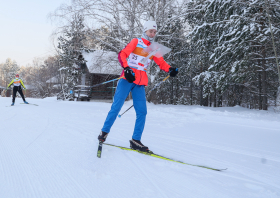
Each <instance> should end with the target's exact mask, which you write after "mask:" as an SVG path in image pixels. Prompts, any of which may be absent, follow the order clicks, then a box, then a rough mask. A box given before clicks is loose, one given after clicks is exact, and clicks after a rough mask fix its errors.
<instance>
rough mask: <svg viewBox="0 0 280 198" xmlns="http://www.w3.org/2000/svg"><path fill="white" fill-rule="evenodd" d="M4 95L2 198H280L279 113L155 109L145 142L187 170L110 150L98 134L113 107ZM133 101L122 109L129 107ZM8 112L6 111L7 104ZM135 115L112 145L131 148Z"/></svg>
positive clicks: (115, 131) (118, 127)
mask: <svg viewBox="0 0 280 198" xmlns="http://www.w3.org/2000/svg"><path fill="white" fill-rule="evenodd" d="M27 101H28V102H30V103H35V104H38V105H39V106H32V105H25V104H20V103H21V102H22V100H21V99H19V98H17V99H16V104H15V106H14V107H10V106H9V105H10V104H11V98H2V97H0V112H1V113H0V120H1V130H0V131H1V132H0V197H1V198H43V197H46V198H72V197H73V198H84V197H85V198H86V197H92V198H99V197H100V198H112V197H113V198H126V197H127V198H131V197H133V198H138V197H139V198H143V197H145V198H146V197H148V198H150V197H151V198H158V197H160V198H164V197H171V198H175V197H176V198H177V197H178V198H185V197H186V198H218V197H220V198H251V197H253V198H255V197H259V198H276V197H280V114H279V113H275V112H273V111H258V110H249V109H244V108H241V107H233V108H206V107H200V106H181V105H178V106H172V105H154V104H148V116H147V122H146V127H145V131H144V133H143V137H142V142H143V143H144V144H146V145H147V146H149V148H150V149H151V150H152V151H153V152H154V153H157V154H160V155H164V156H166V157H170V158H173V159H176V160H181V161H183V162H186V163H192V164H198V165H206V166H211V167H214V168H228V169H227V170H226V171H223V172H217V171H213V170H208V169H204V168H199V167H193V166H189V165H184V164H179V163H175V162H170V161H165V160H162V159H157V158H153V157H150V156H146V155H142V154H139V153H137V152H131V151H125V150H121V149H119V148H115V147H111V146H106V145H104V146H103V152H102V158H101V159H99V158H97V157H96V152H97V146H98V141H97V136H98V134H99V132H100V129H101V127H102V125H103V122H104V120H105V117H106V115H107V113H108V111H109V109H110V106H111V104H110V103H102V102H63V101H57V100H56V98H46V99H32V98H28V99H27ZM131 104H132V101H128V102H126V103H125V105H124V107H123V109H122V111H121V112H123V111H124V110H126V109H127V108H128V107H130V106H131ZM6 106H8V107H6ZM134 123H135V112H134V110H133V109H131V110H130V111H128V112H127V113H126V114H124V115H123V116H122V118H117V120H116V122H115V125H114V126H113V128H112V130H111V133H110V134H109V136H108V138H107V142H108V143H112V144H116V145H120V146H126V147H128V146H129V142H128V141H129V140H130V139H131V136H132V131H133V128H134Z"/></svg>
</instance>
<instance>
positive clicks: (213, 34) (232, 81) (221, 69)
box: [188, 0, 280, 110]
mask: <svg viewBox="0 0 280 198" xmlns="http://www.w3.org/2000/svg"><path fill="white" fill-rule="evenodd" d="M192 5H193V6H194V7H195V8H196V9H198V10H199V11H197V12H195V13H194V14H193V15H189V16H188V21H189V23H190V24H193V31H192V33H191V34H190V39H191V40H192V42H193V43H195V46H196V47H197V48H199V49H203V50H202V51H200V52H199V53H198V54H197V56H201V57H207V60H208V65H207V66H206V68H204V70H202V72H201V73H200V75H198V76H196V78H195V80H196V82H197V83H200V82H201V81H202V83H203V85H204V97H206V96H209V94H210V93H213V91H214V90H218V92H219V93H221V94H223V96H226V98H227V102H228V104H227V105H229V106H233V105H237V104H238V105H240V104H241V103H243V104H245V105H246V106H248V107H252V103H254V104H255V103H256V100H257V101H258V102H257V103H258V104H257V106H258V108H259V109H264V110H266V109H267V105H268V98H271V99H273V98H274V99H275V93H276V91H277V86H276V85H277V69H276V67H275V61H274V58H275V56H274V55H273V50H272V42H271V34H270V30H269V25H268V18H267V16H268V15H270V17H271V18H272V22H273V24H274V25H273V31H274V32H273V33H274V34H275V35H278V36H276V37H278V38H279V29H278V28H277V26H276V24H277V23H278V22H279V16H280V9H279V6H277V5H279V2H276V1H271V4H270V7H269V10H270V12H269V13H267V12H266V0H249V1H245V0H229V1H222V0H213V1H212V0H211V1H210V0H207V1H192ZM272 5H273V6H272ZM275 40H277V39H275ZM278 40H279V39H278ZM272 60H273V61H274V62H273V61H272ZM206 64H207V63H206ZM254 107H256V105H254Z"/></svg>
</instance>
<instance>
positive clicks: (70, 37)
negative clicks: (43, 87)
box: [58, 14, 89, 100]
mask: <svg viewBox="0 0 280 198" xmlns="http://www.w3.org/2000/svg"><path fill="white" fill-rule="evenodd" d="M85 41H86V30H85V26H84V17H83V16H82V15H80V14H75V15H73V18H72V21H71V24H70V25H69V26H66V27H65V29H64V31H63V32H62V36H60V37H59V38H58V48H59V49H60V51H59V57H60V71H61V73H62V76H63V79H64V82H63V90H62V92H61V93H60V94H58V99H68V100H73V99H74V95H73V94H72V93H70V92H71V90H72V91H73V90H74V87H75V86H76V85H78V84H79V81H80V79H81V78H80V77H81V74H82V70H81V65H82V64H83V63H84V59H83V57H82V52H83V51H86V52H88V51H89V49H87V47H86V46H85V44H84V43H85Z"/></svg>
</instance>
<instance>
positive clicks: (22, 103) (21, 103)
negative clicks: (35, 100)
mask: <svg viewBox="0 0 280 198" xmlns="http://www.w3.org/2000/svg"><path fill="white" fill-rule="evenodd" d="M20 104H25V103H20ZM27 105H34V106H39V105H37V104H31V103H28V104H27Z"/></svg>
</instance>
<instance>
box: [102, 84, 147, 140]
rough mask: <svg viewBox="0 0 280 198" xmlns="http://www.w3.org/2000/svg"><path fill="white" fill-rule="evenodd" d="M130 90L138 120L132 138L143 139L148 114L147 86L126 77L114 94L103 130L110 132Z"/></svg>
mask: <svg viewBox="0 0 280 198" xmlns="http://www.w3.org/2000/svg"><path fill="white" fill-rule="evenodd" d="M130 92H131V93H132V98H133V105H134V109H135V111H136V122H135V127H134V132H133V136H132V138H133V139H135V140H141V136H142V133H143V130H144V126H145V121H146V115H147V105H146V93H145V87H144V85H136V84H134V83H129V82H128V81H127V80H125V79H120V80H119V83H118V86H117V90H116V93H115V96H114V102H113V104H112V106H111V110H110V111H109V113H108V115H107V118H106V120H105V123H104V125H103V128H102V129H101V130H102V131H103V132H106V133H109V132H110V129H111V127H112V126H113V124H114V122H115V120H116V118H117V116H118V114H119V112H120V110H121V108H122V106H123V104H124V101H125V99H126V98H127V96H128V94H129V93H130Z"/></svg>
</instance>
